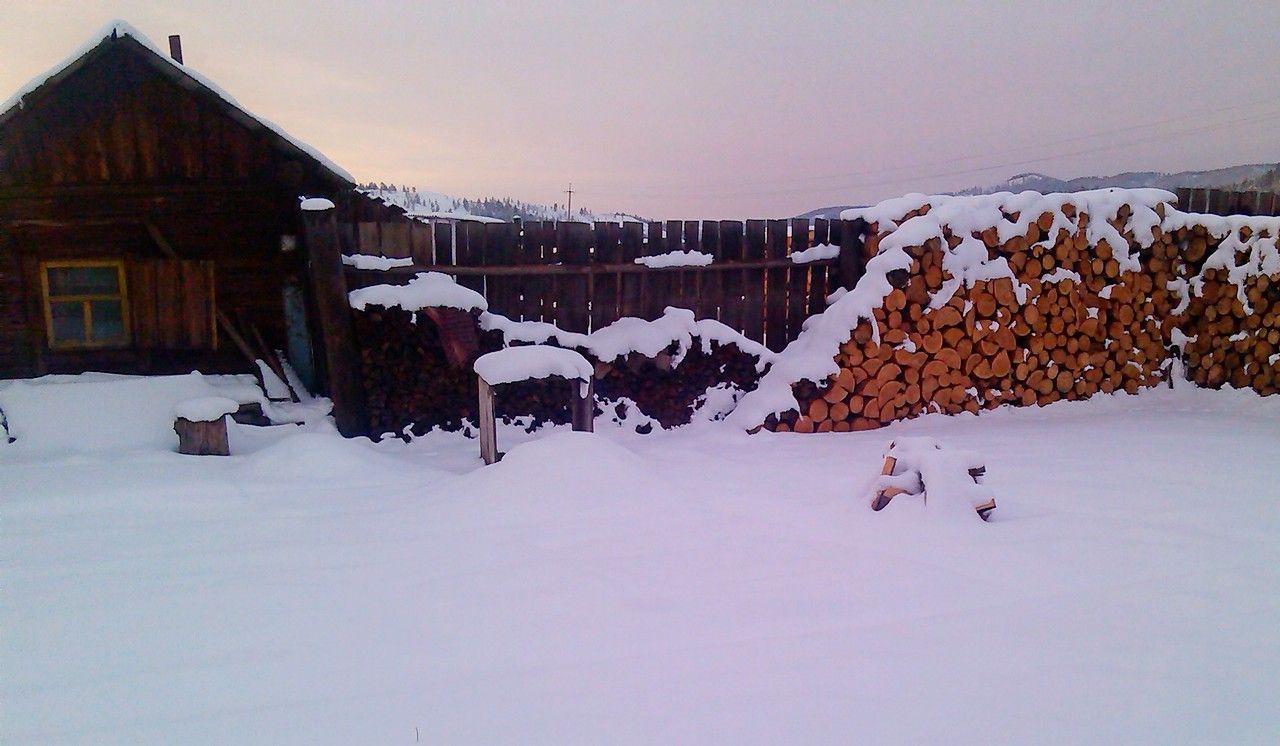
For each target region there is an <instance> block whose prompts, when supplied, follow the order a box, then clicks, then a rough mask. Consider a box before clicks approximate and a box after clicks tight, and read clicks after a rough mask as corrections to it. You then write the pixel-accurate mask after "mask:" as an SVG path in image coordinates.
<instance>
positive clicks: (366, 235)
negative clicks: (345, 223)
mask: <svg viewBox="0 0 1280 746" xmlns="http://www.w3.org/2000/svg"><path fill="white" fill-rule="evenodd" d="M381 250H382V239H381V238H379V236H378V224H377V223H376V222H374V221H365V222H361V223H358V224H357V225H356V253H359V254H371V255H373V256H377V254H378V252H379V251H381Z"/></svg>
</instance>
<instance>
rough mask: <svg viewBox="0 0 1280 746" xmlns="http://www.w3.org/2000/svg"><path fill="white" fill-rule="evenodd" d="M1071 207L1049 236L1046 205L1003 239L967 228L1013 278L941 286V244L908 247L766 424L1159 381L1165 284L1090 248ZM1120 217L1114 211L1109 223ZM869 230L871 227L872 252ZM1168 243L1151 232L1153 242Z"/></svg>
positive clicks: (860, 419) (987, 404) (815, 425)
mask: <svg viewBox="0 0 1280 746" xmlns="http://www.w3.org/2000/svg"><path fill="white" fill-rule="evenodd" d="M1069 212H1071V211H1069ZM908 217H910V215H909V216H908ZM1008 217H1009V218H1010V219H1011V220H1017V217H1018V216H1017V215H1011V216H1008ZM1071 217H1072V219H1074V220H1076V222H1077V225H1078V227H1079V230H1077V231H1075V232H1074V233H1072V232H1070V231H1068V230H1067V229H1066V228H1062V227H1059V228H1058V229H1057V230H1056V231H1053V233H1052V234H1051V233H1050V229H1051V228H1052V227H1053V226H1054V216H1053V215H1052V214H1050V213H1045V214H1044V215H1042V216H1040V217H1039V219H1038V220H1036V221H1033V222H1031V223H1030V225H1029V227H1028V228H1027V231H1026V233H1025V234H1024V235H1019V236H1015V237H1013V238H1010V239H1008V240H1006V241H1005V242H1003V243H1001V242H1000V241H999V240H998V237H997V233H996V230H995V229H994V228H993V229H989V230H986V231H983V232H981V233H979V234H975V235H974V236H973V238H974V239H976V240H981V241H982V242H983V245H984V246H985V247H986V249H987V251H988V252H989V258H991V259H996V258H999V257H1003V258H1004V259H1005V260H1006V261H1007V262H1008V266H1009V268H1010V269H1011V270H1012V274H1013V277H1012V278H1010V277H1005V278H998V279H993V280H983V281H979V282H976V283H975V284H974V285H973V287H970V288H964V287H961V288H958V289H955V290H954V294H952V295H951V296H950V297H949V298H947V297H946V296H945V292H947V288H948V287H950V286H948V281H950V280H951V279H952V278H951V275H950V274H949V273H948V272H947V271H946V270H945V269H944V268H943V264H944V250H943V246H942V242H941V241H940V240H938V239H932V240H930V241H929V242H927V243H925V244H924V245H923V246H916V247H910V248H908V249H907V253H908V254H909V255H910V256H911V258H912V262H911V267H910V269H909V270H908V271H906V272H898V273H890V275H889V278H888V279H889V280H890V282H891V283H892V284H893V285H895V289H894V290H893V291H892V292H890V293H889V294H888V295H887V296H886V297H885V299H884V302H883V304H882V305H881V306H880V307H878V308H876V309H874V314H873V315H874V318H873V319H871V320H863V321H862V322H861V323H859V324H858V326H857V327H855V328H854V329H853V332H852V335H851V337H850V339H849V340H848V341H847V342H845V343H844V344H843V345H842V346H841V348H840V352H839V355H838V356H837V358H836V362H837V364H838V365H839V367H840V370H839V373H838V374H836V375H835V376H833V377H832V378H831V379H830V380H828V381H826V382H825V385H823V386H821V387H816V386H809V385H805V384H801V385H798V386H797V387H796V391H795V393H796V396H797V399H798V401H799V402H800V404H801V409H800V411H799V412H792V413H790V414H787V415H783V416H782V417H780V418H779V417H773V418H771V419H770V420H768V421H766V423H765V425H766V427H772V428H773V429H776V430H783V431H785V430H795V431H797V432H815V431H816V432H826V431H836V432H841V431H847V430H866V429H871V428H875V427H879V426H881V425H883V424H885V423H888V422H890V421H893V420H896V419H901V418H904V417H913V416H916V415H919V414H922V413H925V412H929V411H935V412H943V413H957V412H962V411H968V412H974V413H976V412H978V411H980V410H982V409H990V408H993V407H996V406H999V405H1001V404H1020V405H1032V404H1040V405H1044V404H1048V403H1051V402H1054V401H1057V400H1059V399H1082V398H1086V397H1088V396H1091V395H1093V394H1095V393H1098V392H1111V391H1116V390H1124V391H1128V392H1135V391H1137V390H1138V388H1140V387H1142V386H1149V385H1152V384H1154V383H1156V382H1158V381H1160V380H1163V378H1164V376H1165V369H1164V362H1165V358H1166V345H1165V341H1166V339H1165V333H1166V332H1167V331H1168V330H1167V329H1162V328H1161V324H1160V321H1159V318H1160V313H1161V312H1162V311H1163V312H1164V313H1167V312H1168V309H1169V307H1170V306H1171V300H1170V298H1169V292H1168V290H1167V289H1166V288H1165V287H1164V285H1163V284H1162V285H1160V286H1159V287H1158V286H1157V284H1156V280H1155V279H1154V277H1153V274H1152V273H1151V272H1148V271H1135V270H1128V271H1125V270H1123V269H1122V265H1121V261H1120V257H1122V256H1127V255H1128V253H1129V248H1130V247H1121V251H1120V252H1116V251H1114V250H1113V249H1112V248H1111V247H1110V246H1108V245H1107V243H1106V241H1105V240H1102V241H1099V242H1098V243H1097V244H1095V245H1093V246H1089V245H1088V244H1087V243H1086V231H1085V230H1084V228H1085V227H1086V226H1087V225H1088V220H1089V216H1087V215H1084V214H1080V215H1075V214H1074V212H1071ZM1127 217H1128V216H1127V215H1126V214H1125V213H1124V211H1123V210H1122V212H1121V214H1120V215H1119V216H1118V217H1117V218H1116V220H1115V221H1114V222H1113V225H1114V226H1116V227H1117V228H1119V227H1122V226H1123V225H1124V223H1125V221H1126V219H1127ZM904 220H905V218H904ZM879 238H880V236H877V235H874V234H873V235H872V236H870V237H869V241H868V248H869V250H870V251H874V250H875V246H876V243H877V242H878V239H879ZM944 238H945V240H946V242H947V244H948V248H955V247H957V246H958V245H959V244H960V243H961V241H962V237H961V236H957V235H954V234H952V233H950V232H945V233H944ZM1126 239H1131V237H1130V236H1126ZM1172 241H1173V238H1172V237H1170V238H1168V243H1167V242H1166V239H1165V237H1163V236H1160V237H1158V240H1157V241H1156V242H1155V244H1154V245H1153V247H1152V249H1151V253H1152V254H1155V253H1156V247H1166V246H1168V245H1171V242H1172ZM1133 248H1134V249H1135V250H1136V248H1137V246H1136V244H1134V245H1133ZM1159 253H1160V255H1161V256H1162V257H1163V256H1164V253H1165V251H1164V248H1160V249H1159ZM1015 280H1016V283H1017V284H1016V285H1015ZM953 284H954V283H953ZM940 293H942V294H943V295H941V296H940V295H939V294H940ZM1020 298H1021V300H1020ZM939 299H940V300H941V301H942V302H939ZM872 323H874V324H875V328H874V329H873V328H872ZM877 338H878V340H877Z"/></svg>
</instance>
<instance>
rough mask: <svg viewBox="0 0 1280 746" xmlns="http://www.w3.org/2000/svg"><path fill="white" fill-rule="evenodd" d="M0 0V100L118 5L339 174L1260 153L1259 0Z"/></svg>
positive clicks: (702, 208) (632, 188) (698, 179)
mask: <svg viewBox="0 0 1280 746" xmlns="http://www.w3.org/2000/svg"><path fill="white" fill-rule="evenodd" d="M177 5H178V4H177V3H171V2H141V1H139V2H95V1H93V0H87V1H86V0H81V1H80V2H74V3H71V2H39V3H28V4H25V5H18V4H17V3H13V2H8V3H4V4H3V5H2V6H0V89H3V93H0V98H3V97H6V96H7V95H8V94H9V92H11V91H12V90H14V89H17V88H18V87H19V86H20V85H22V84H23V83H24V82H26V80H27V79H29V78H30V77H32V76H33V75H36V74H38V73H40V72H42V71H44V70H45V69H46V68H48V67H49V66H50V65H52V64H54V63H55V62H57V61H58V60H59V59H61V58H62V57H63V56H64V55H66V54H67V53H68V52H70V51H71V50H72V49H73V48H75V47H76V46H78V45H79V44H80V43H81V42H83V41H84V39H85V38H86V37H87V36H89V35H90V34H92V33H93V32H94V31H95V30H96V29H97V28H99V27H100V26H101V25H102V24H103V23H105V22H106V21H108V20H110V19H112V18H116V17H120V18H124V19H125V20H128V21H129V22H131V23H133V24H134V25H135V26H137V27H138V28H139V29H140V30H141V31H142V32H143V33H145V34H147V35H148V36H150V37H151V38H152V39H153V40H155V41H156V42H157V43H160V44H163V43H164V39H165V37H166V36H167V35H168V34H170V33H179V34H181V35H182V37H183V46H184V50H185V53H186V61H187V63H188V64H189V65H191V66H192V67H194V68H196V69H198V70H200V71H201V72H202V73H204V74H205V75H207V76H209V77H210V78H212V79H213V80H215V81H217V82H218V83H219V84H220V85H221V86H222V87H223V88H225V89H227V90H228V91H229V92H230V93H231V94H232V95H233V96H235V97H236V98H238V99H239V100H240V101H241V102H242V103H243V104H244V105H245V106H246V107H248V108H249V109H250V110H251V111H254V112H255V113H258V114H261V115H262V116H265V117H267V118H269V119H272V120H274V121H276V122H278V123H279V124H281V125H282V126H283V127H285V129H287V130H288V131H290V132H291V133H293V134H294V135H296V136H298V137H300V138H302V139H304V140H306V141H308V142H309V143H311V144H312V145H314V146H316V147H317V148H319V149H320V150H321V151H323V152H324V153H326V154H327V155H328V156H330V157H331V158H332V159H333V160H335V161H336V162H338V163H340V164H342V165H343V166H344V167H346V168H347V169H348V170H349V171H351V172H352V173H353V174H355V176H356V178H358V179H360V180H374V181H386V182H396V183H408V184H413V185H416V186H419V187H421V188H429V189H433V190H436V191H441V192H446V193H449V194H453V195H456V196H485V195H497V196H512V197H516V198H520V199H525V200H530V201H538V202H547V203H551V202H556V201H563V197H564V194H563V190H564V188H565V185H566V184H567V183H568V182H570V181H572V182H573V184H574V187H575V189H576V190H577V194H576V195H575V198H574V199H575V204H582V205H585V206H587V207H590V208H592V209H595V210H600V211H603V210H625V211H629V212H636V213H640V214H643V215H646V216H650V217H660V218H692V217H696V218H718V217H747V216H752V217H775V216H786V215H791V214H795V213H797V212H802V211H805V210H808V209H811V208H815V207H821V206H825V205H831V204H849V203H859V202H866V201H871V200H876V199H880V198H884V197H888V196H893V195H897V194H901V193H904V192H910V191H931V190H932V191H937V190H945V189H956V188H963V187H966V186H970V185H973V184H980V183H992V182H997V181H1000V180H1001V179H1003V178H1005V177H1007V176H1010V175H1012V174H1014V173H1018V172H1021V171H1030V170H1034V171H1042V172H1046V173H1049V174H1052V175H1055V176H1061V177H1071V176H1079V175H1086V174H1110V173H1115V172H1119V171H1131V170H1167V171H1174V170H1183V169H1203V168H1214V167H1219V166H1226V165H1235V164H1238V163H1254V162H1270V161H1277V160H1280V136H1277V130H1278V129H1280V90H1277V88H1276V86H1275V82H1274V81H1275V74H1276V73H1275V71H1276V70H1280V45H1278V44H1276V43H1274V40H1273V39H1272V38H1271V37H1270V36H1269V35H1268V34H1269V33H1270V32H1269V31H1266V30H1269V29H1270V30H1274V29H1276V28H1280V3H1276V2H1258V3H1243V2H1242V3H1234V2H1233V3H1227V2H1204V1H1203V0H1198V1H1197V2H1174V1H1170V2H1156V3H1139V2H1099V3H1094V2H1068V1H1065V0H1059V1H1058V2H1053V3H1033V2H1008V3H1003V2H1002V3H985V4H983V3H976V4H970V3H965V4H961V3H953V2H935V3H913V2H892V3H865V4H864V3H798V2H797V3H780V2H768V3H748V2H727V3H628V2H596V3H572V2H556V1H554V0H545V1H544V2H503V3H484V2H465V3H436V2H391V1H384V2H359V3H355V2H352V3H326V4H325V5H324V8H323V10H319V11H317V10H315V9H314V8H313V7H312V4H311V3H302V2H289V1H288V0H273V1H272V2H266V1H264V0H258V1H257V2H223V3H213V2H208V3H199V4H190V5H189V6H187V7H176V6H177Z"/></svg>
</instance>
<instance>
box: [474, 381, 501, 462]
mask: <svg viewBox="0 0 1280 746" xmlns="http://www.w3.org/2000/svg"><path fill="white" fill-rule="evenodd" d="M476 378H477V379H479V380H478V381H477V390H478V391H479V397H480V401H479V402H478V404H479V407H478V409H479V415H478V416H479V419H480V422H479V425H480V460H481V461H484V463H485V465H489V464H494V463H497V462H498V427H497V422H496V420H495V418H494V411H493V387H492V386H490V385H489V383H488V382H487V381H485V380H484V379H483V378H480V377H479V376H476Z"/></svg>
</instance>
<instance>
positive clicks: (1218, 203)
mask: <svg viewBox="0 0 1280 746" xmlns="http://www.w3.org/2000/svg"><path fill="white" fill-rule="evenodd" d="M1177 194H1178V209H1180V210H1182V211H1183V212H1198V213H1205V214H1208V215H1270V216H1280V194H1277V193H1275V192H1263V191H1252V192H1233V191H1229V190H1226V189H1185V188H1184V189H1179V190H1177Z"/></svg>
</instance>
